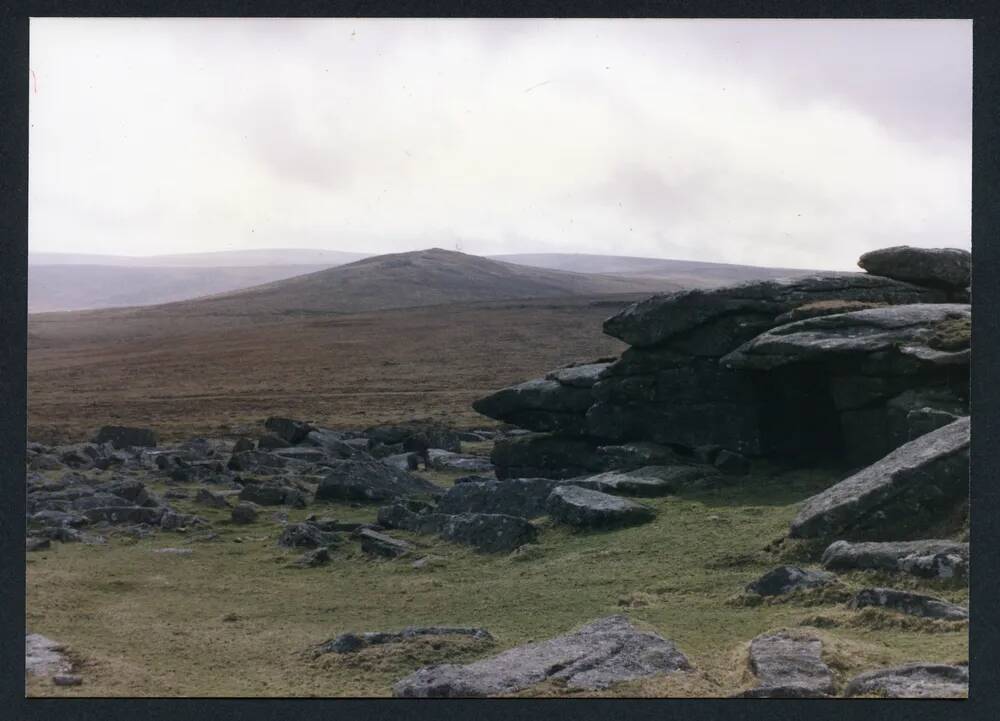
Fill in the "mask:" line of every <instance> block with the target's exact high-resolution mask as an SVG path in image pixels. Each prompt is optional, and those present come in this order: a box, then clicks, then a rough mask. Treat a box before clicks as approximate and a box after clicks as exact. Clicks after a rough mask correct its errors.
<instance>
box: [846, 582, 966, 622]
mask: <svg viewBox="0 0 1000 721" xmlns="http://www.w3.org/2000/svg"><path fill="white" fill-rule="evenodd" d="M848 606H850V607H851V608H866V607H868V606H877V607H880V608H889V609H892V610H893V611H899V612H900V613H906V614H909V615H911V616H923V617H924V618H942V619H945V620H948V621H964V620H966V619H968V618H969V610H968V609H966V608H963V607H962V606H959V605H957V604H954V603H949V602H948V601H945V600H943V599H940V598H934V597H933V596H925V595H923V594H920V593H912V592H910V591H897V590H895V589H891V588H863V589H861V590H860V591H858V593H857V595H855V596H854V598H852V599H851V600H850V602H848Z"/></svg>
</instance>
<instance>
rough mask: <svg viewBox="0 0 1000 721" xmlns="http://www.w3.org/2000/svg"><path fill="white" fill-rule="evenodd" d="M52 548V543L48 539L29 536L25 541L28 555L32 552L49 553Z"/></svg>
mask: <svg viewBox="0 0 1000 721" xmlns="http://www.w3.org/2000/svg"><path fill="white" fill-rule="evenodd" d="M51 547H52V542H51V541H50V540H49V539H48V538H41V537H38V536H28V537H27V538H26V539H25V541H24V550H25V551H27V552H28V553H31V552H32V551H47V550H49V549H50V548H51Z"/></svg>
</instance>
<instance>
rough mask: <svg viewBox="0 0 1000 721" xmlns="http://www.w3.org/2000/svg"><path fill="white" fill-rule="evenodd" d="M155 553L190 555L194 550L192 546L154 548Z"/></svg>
mask: <svg viewBox="0 0 1000 721" xmlns="http://www.w3.org/2000/svg"><path fill="white" fill-rule="evenodd" d="M153 553H160V554H166V555H168V556H190V555H191V554H192V553H194V551H193V550H191V549H190V548H154V549H153Z"/></svg>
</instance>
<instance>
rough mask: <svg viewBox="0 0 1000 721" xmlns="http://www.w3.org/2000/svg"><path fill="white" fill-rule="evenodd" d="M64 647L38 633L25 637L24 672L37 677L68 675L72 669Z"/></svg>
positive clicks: (28, 634)
mask: <svg viewBox="0 0 1000 721" xmlns="http://www.w3.org/2000/svg"><path fill="white" fill-rule="evenodd" d="M62 651H63V645H62V644H61V643H58V642H56V641H53V640H52V639H50V638H46V637H45V636H42V635H41V634H38V633H27V634H25V636H24V671H25V673H30V674H33V675H35V676H53V675H57V674H64V673H68V672H69V671H70V669H71V668H72V664H71V663H70V661H69V659H68V658H66V656H65V655H63V653H62Z"/></svg>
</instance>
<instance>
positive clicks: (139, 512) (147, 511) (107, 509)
mask: <svg viewBox="0 0 1000 721" xmlns="http://www.w3.org/2000/svg"><path fill="white" fill-rule="evenodd" d="M83 515H84V516H86V517H87V520H89V521H90V522H91V523H99V522H101V521H104V522H107V523H150V524H153V525H159V524H160V521H161V519H162V518H163V516H164V509H163V508H146V507H144V506H128V505H120V506H102V507H100V508H88V509H86V510H84V511H83Z"/></svg>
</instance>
